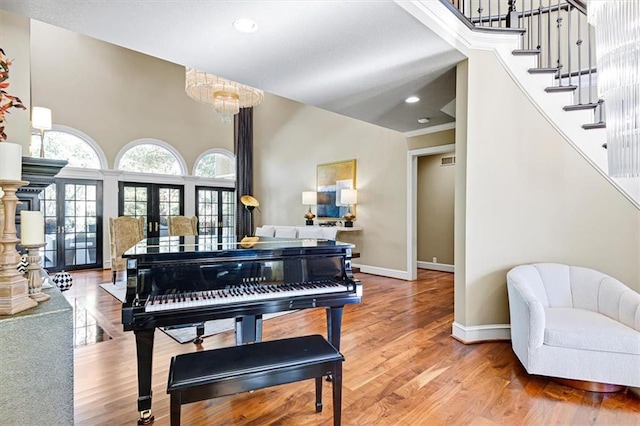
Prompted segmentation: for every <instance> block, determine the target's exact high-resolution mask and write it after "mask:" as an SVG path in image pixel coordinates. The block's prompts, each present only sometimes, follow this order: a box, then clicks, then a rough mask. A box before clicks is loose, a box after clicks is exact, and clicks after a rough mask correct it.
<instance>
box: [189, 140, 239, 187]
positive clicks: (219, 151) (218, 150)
mask: <svg viewBox="0 0 640 426" xmlns="http://www.w3.org/2000/svg"><path fill="white" fill-rule="evenodd" d="M211 154H220V155H224V156H225V157H227V158H229V159H230V160H231V161H233V164H236V161H237V160H236V156H235V155H234V154H233V152H231V151H228V150H226V149H223V148H210V149H208V150H206V151H204V152H202V153H201V154H200V155H199V156H198V158H196V161H195V162H194V163H193V169H192V170H191V175H192V176H195V177H198V178H202V179H215V180H225V181H229V182H235V181H236V180H237V176H235V174H234V177H233V179H223V178H219V177H215V176H196V168H197V167H198V164H199V163H200V161H201V160H202V159H203V158H204V157H206V156H207V155H211Z"/></svg>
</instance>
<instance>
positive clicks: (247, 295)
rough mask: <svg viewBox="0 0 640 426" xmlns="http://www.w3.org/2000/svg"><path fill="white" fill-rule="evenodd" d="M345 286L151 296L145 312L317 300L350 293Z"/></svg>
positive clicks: (246, 286)
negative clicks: (271, 301)
mask: <svg viewBox="0 0 640 426" xmlns="http://www.w3.org/2000/svg"><path fill="white" fill-rule="evenodd" d="M347 290H348V288H347V287H345V286H344V285H343V284H340V283H336V282H332V281H319V282H307V283H301V284H242V285H238V286H234V287H232V288H227V289H219V290H207V291H193V292H187V293H174V294H165V295H160V296H150V297H148V298H147V301H146V303H145V306H144V310H145V312H157V311H166V310H173V309H182V308H195V307H203V306H216V305H226V304H231V303H239V302H251V301H255V300H260V301H262V300H270V299H280V298H288V297H296V296H314V295H321V294H328V293H340V292H345V291H347Z"/></svg>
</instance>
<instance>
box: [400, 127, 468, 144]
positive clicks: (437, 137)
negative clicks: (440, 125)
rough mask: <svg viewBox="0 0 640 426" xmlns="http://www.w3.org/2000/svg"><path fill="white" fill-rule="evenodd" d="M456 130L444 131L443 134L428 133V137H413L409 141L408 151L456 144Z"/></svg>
mask: <svg viewBox="0 0 640 426" xmlns="http://www.w3.org/2000/svg"><path fill="white" fill-rule="evenodd" d="M455 138H456V130H455V129H450V130H444V131H442V132H435V133H427V134H426V135H420V136H413V137H411V138H408V139H407V148H408V149H420V148H431V147H434V146H439V145H448V144H451V143H454V142H455Z"/></svg>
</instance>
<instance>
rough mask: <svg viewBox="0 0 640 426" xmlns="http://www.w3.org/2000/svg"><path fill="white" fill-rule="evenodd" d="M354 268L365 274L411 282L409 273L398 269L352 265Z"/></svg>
mask: <svg viewBox="0 0 640 426" xmlns="http://www.w3.org/2000/svg"><path fill="white" fill-rule="evenodd" d="M351 266H353V267H354V268H360V272H364V273H365V274H373V275H381V276H383V277H389V278H398V279H400V280H409V274H407V271H399V270H397V269H388V268H378V267H377V266H367V265H359V264H357V263H352V264H351Z"/></svg>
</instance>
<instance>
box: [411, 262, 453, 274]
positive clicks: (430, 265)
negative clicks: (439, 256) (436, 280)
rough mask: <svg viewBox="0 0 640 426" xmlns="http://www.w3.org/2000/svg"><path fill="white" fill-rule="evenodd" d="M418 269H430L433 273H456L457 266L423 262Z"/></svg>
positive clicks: (419, 263)
mask: <svg viewBox="0 0 640 426" xmlns="http://www.w3.org/2000/svg"><path fill="white" fill-rule="evenodd" d="M418 268H421V269H430V270H432V271H442V272H455V266H454V265H447V264H446V263H434V262H421V261H418Z"/></svg>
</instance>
